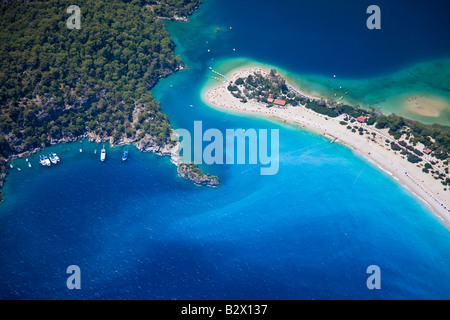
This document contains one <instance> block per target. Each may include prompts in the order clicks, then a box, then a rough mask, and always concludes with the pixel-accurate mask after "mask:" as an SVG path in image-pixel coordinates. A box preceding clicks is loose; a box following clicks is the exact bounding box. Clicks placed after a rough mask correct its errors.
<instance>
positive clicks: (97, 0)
mask: <svg viewBox="0 0 450 320" xmlns="http://www.w3.org/2000/svg"><path fill="white" fill-rule="evenodd" d="M199 2H200V0H163V1H144V0H131V1H123V0H122V1H120V0H108V1H105V0H78V1H77V3H76V5H77V6H78V7H79V8H80V17H81V28H80V29H69V28H68V27H67V24H66V21H67V20H68V18H69V17H70V16H71V13H67V8H68V7H69V6H70V5H72V4H73V1H66V0H59V1H57V0H39V1H30V2H23V1H5V2H3V3H0V16H1V19H0V64H1V68H0V106H1V110H0V133H1V135H0V162H1V164H2V165H3V166H4V162H5V159H8V158H9V157H10V156H11V155H13V154H17V153H20V152H24V151H27V150H31V149H33V148H36V147H38V148H40V147H43V146H45V145H48V144H49V143H50V142H51V141H59V140H60V139H62V138H67V137H69V138H70V137H78V136H80V135H83V134H85V133H86V132H90V133H94V134H95V135H96V136H98V137H100V138H102V139H105V140H106V139H108V138H110V137H112V138H113V139H114V140H119V139H121V138H123V137H128V138H131V139H139V138H141V137H142V136H143V135H144V134H150V135H152V136H153V137H154V139H155V141H156V143H158V144H164V143H166V142H168V141H169V140H170V131H171V127H170V124H169V122H168V119H167V116H166V115H165V114H163V113H161V110H160V106H159V104H158V102H156V101H155V100H154V99H153V97H152V95H151V93H150V91H149V89H151V88H152V87H153V86H154V85H155V84H156V82H157V80H158V79H159V78H160V77H164V76H167V75H169V74H170V73H172V72H174V71H176V70H178V69H179V68H180V67H182V62H181V59H180V58H179V57H178V56H175V55H174V44H173V42H172V41H171V38H170V36H169V33H168V32H167V30H166V29H165V27H164V24H163V22H161V20H160V19H156V16H167V17H171V16H172V15H175V14H177V15H180V16H183V15H187V14H190V13H191V12H192V11H193V10H194V9H195V8H196V7H197V6H198V5H199Z"/></svg>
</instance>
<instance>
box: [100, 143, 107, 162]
mask: <svg viewBox="0 0 450 320" xmlns="http://www.w3.org/2000/svg"><path fill="white" fill-rule="evenodd" d="M100 160H101V161H105V160H106V149H105V145H103V149H102V151H101V152H100Z"/></svg>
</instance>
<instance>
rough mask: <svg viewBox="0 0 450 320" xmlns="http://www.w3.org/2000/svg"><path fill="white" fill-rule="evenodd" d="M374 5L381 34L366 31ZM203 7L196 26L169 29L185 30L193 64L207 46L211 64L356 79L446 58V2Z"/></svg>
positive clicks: (320, 1)
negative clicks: (245, 63)
mask: <svg viewBox="0 0 450 320" xmlns="http://www.w3.org/2000/svg"><path fill="white" fill-rule="evenodd" d="M373 4H376V5H378V6H379V7H380V9H381V30H369V29H368V28H367V27H366V21H367V19H368V17H369V16H370V15H369V14H367V13H366V10H367V8H368V7H369V6H370V5H373ZM202 6H203V7H201V8H200V12H199V13H198V15H199V16H200V19H199V20H201V21H198V20H197V21H194V24H197V23H198V24H199V27H198V28H195V29H194V28H191V27H190V26H187V25H186V26H181V27H180V26H173V28H174V29H175V28H176V29H178V30H179V29H180V28H182V29H183V31H184V32H183V38H182V40H183V41H182V43H181V44H180V45H181V46H182V47H183V51H184V52H185V53H186V55H187V56H188V57H192V58H193V59H194V63H199V61H204V60H205V59H204V57H203V54H204V53H206V52H207V50H206V48H208V49H210V50H211V52H210V53H209V56H211V57H214V59H219V58H223V57H227V58H229V57H233V56H237V57H248V58H250V59H253V60H256V61H260V62H266V63H268V64H272V65H275V66H278V67H280V68H283V69H286V70H289V71H290V72H293V73H300V74H320V75H333V74H336V75H338V76H340V77H347V78H352V79H354V78H365V77H375V76H379V75H385V74H389V73H391V72H393V71H397V70H401V69H402V68H404V67H407V66H410V65H413V64H415V63H417V62H423V61H428V60H432V59H436V58H442V57H447V56H448V55H449V53H450V42H449V41H447V40H446V39H447V38H448V30H450V21H449V19H447V13H448V12H449V9H450V4H449V3H448V1H442V0H431V1H421V0H395V1H388V0H378V1H370V0H347V1H333V0H317V1H305V0H295V1H292V0H280V1H276V3H275V2H274V1H271V0H260V1H249V0H244V1H241V0H229V1H220V0H210V1H205V3H204V4H203V5H202ZM194 20H195V19H194ZM230 27H231V28H232V29H231V30H230ZM215 28H220V31H218V32H214V31H215ZM199 38H201V39H199ZM208 38H209V39H208ZM203 40H209V43H208V44H206V43H205V41H203ZM214 40H217V41H214ZM202 44H203V46H202ZM232 49H236V51H233V50H232ZM200 57H201V58H200Z"/></svg>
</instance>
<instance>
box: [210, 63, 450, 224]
mask: <svg viewBox="0 0 450 320" xmlns="http://www.w3.org/2000/svg"><path fill="white" fill-rule="evenodd" d="M255 72H259V73H262V74H263V75H264V74H266V73H267V74H268V73H269V71H268V70H266V69H265V68H262V67H253V68H246V67H243V68H241V69H238V70H236V69H234V70H232V71H230V72H229V73H227V74H226V75H227V77H228V78H227V83H221V84H219V85H216V86H213V87H210V86H208V87H207V88H206V89H205V90H203V91H202V100H203V101H204V102H205V103H206V104H207V105H208V106H210V107H213V108H216V109H219V110H222V111H223V110H227V111H231V112H235V113H245V114H252V115H255V114H258V115H261V116H265V117H270V118H273V119H277V120H281V121H283V122H286V123H291V124H295V125H297V126H298V127H299V128H301V129H304V130H308V131H312V132H314V133H316V134H319V135H323V136H326V137H327V138H329V139H330V140H331V141H335V142H336V143H340V144H342V145H345V146H346V147H349V148H351V149H352V150H354V151H355V152H356V153H357V154H359V155H360V156H362V157H363V158H364V159H365V160H366V161H369V162H371V163H372V164H374V165H376V166H377V167H378V168H379V169H381V170H382V171H383V172H385V173H386V174H388V175H390V176H391V177H392V178H393V179H394V180H396V182H398V183H400V184H401V185H402V186H403V187H404V188H405V189H406V190H407V191H408V192H409V193H410V194H412V195H413V196H414V197H415V198H416V199H418V200H419V201H420V202H421V203H423V204H424V205H425V206H426V207H427V208H428V209H429V210H430V211H431V212H432V213H434V215H435V216H437V217H438V218H439V219H440V220H441V221H442V222H443V223H444V225H445V226H446V227H447V228H448V229H449V230H450V210H449V209H450V201H449V200H448V194H445V193H448V192H449V191H443V186H442V184H441V183H440V182H439V181H438V180H436V179H434V178H433V176H432V175H430V174H426V173H424V172H422V166H418V165H417V164H413V163H410V162H408V161H407V160H406V159H405V158H404V157H402V155H401V154H400V153H398V152H395V151H393V150H391V148H390V147H389V145H388V144H387V143H386V142H385V141H386V140H389V141H394V140H395V139H394V138H393V137H392V136H390V135H389V134H388V130H387V129H384V130H379V129H376V128H375V127H374V126H369V125H367V124H365V123H364V124H360V123H358V122H355V123H352V124H351V123H349V125H351V126H352V127H353V126H358V127H360V128H363V130H364V131H365V132H366V134H363V135H360V134H359V133H358V131H356V132H355V133H353V132H352V131H350V130H348V129H347V125H342V124H341V123H340V122H342V121H344V116H342V115H341V116H339V117H336V118H329V117H326V116H324V115H321V114H318V113H316V112H314V111H312V110H310V109H307V108H306V107H304V106H298V107H292V106H287V107H283V108H279V107H271V108H267V106H266V105H267V104H264V103H258V102H256V101H248V102H247V103H242V102H240V101H239V100H238V99H236V98H235V97H233V96H232V95H231V93H230V91H228V90H227V86H228V83H229V82H234V81H235V80H236V79H237V78H239V77H246V76H248V75H250V74H252V73H255ZM291 86H292V87H294V88H295V89H296V90H297V91H299V92H300V93H301V91H300V90H298V89H297V88H296V87H295V86H294V85H291ZM305 96H307V95H306V94H305ZM366 130H367V131H366ZM373 134H375V137H373ZM372 137H373V138H374V139H373V140H374V141H372V140H371V138H372ZM331 141H330V142H331ZM428 157H429V156H425V157H424V160H426V161H428V160H429V159H428ZM355 182H356V180H355ZM446 198H447V200H446Z"/></svg>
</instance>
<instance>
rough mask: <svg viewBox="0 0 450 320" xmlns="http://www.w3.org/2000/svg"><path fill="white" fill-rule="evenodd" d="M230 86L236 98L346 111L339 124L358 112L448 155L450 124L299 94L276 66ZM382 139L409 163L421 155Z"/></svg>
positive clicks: (338, 112) (335, 113) (327, 112)
mask: <svg viewBox="0 0 450 320" xmlns="http://www.w3.org/2000/svg"><path fill="white" fill-rule="evenodd" d="M230 87H232V88H233V95H234V96H235V97H237V98H240V99H242V98H243V97H245V98H247V99H249V100H250V99H254V100H256V101H258V102H267V99H268V98H269V96H272V97H273V98H279V99H284V100H286V104H290V105H292V106H298V105H304V106H305V107H306V108H308V109H311V110H312V111H314V112H317V113H320V114H322V115H325V116H328V117H331V118H335V117H338V116H340V115H346V117H345V119H344V120H345V121H341V122H340V124H341V125H346V124H347V121H350V122H355V119H356V118H358V117H359V116H366V117H368V120H367V122H366V125H368V126H373V125H374V126H375V128H377V129H385V128H387V129H389V134H390V135H391V136H392V137H393V138H394V139H395V140H399V139H400V138H401V137H402V136H403V135H404V136H405V137H406V139H407V140H408V141H409V143H410V144H412V145H413V146H416V145H417V144H418V143H421V144H423V145H424V146H425V147H426V148H429V149H431V150H433V155H434V157H436V158H437V159H439V160H445V159H447V158H448V157H449V155H450V127H447V126H442V125H438V124H432V125H428V124H423V123H420V122H418V121H413V120H409V119H406V118H403V117H401V116H398V115H396V114H390V115H388V116H386V115H383V114H381V113H379V112H376V110H375V109H374V108H371V109H369V110H367V109H363V108H361V107H360V106H358V105H357V106H350V105H345V104H336V103H335V102H334V101H327V100H324V99H321V100H318V99H310V98H308V97H305V96H300V95H298V94H296V93H294V92H291V91H289V90H288V88H287V86H286V82H285V80H284V79H283V78H282V77H281V76H280V75H278V74H277V72H276V70H271V72H270V74H269V75H268V76H263V75H261V74H255V75H250V76H248V77H247V78H246V79H241V78H239V79H238V80H237V81H236V82H235V86H230ZM348 129H350V128H348ZM356 130H359V133H360V134H361V135H362V134H363V132H362V129H361V130H360V129H359V128H358V127H356V126H355V127H354V129H352V132H356ZM386 143H388V144H389V143H390V144H391V148H392V149H393V150H395V151H402V153H403V154H404V155H405V156H407V159H408V160H409V161H410V162H413V163H416V162H420V161H421V158H420V157H422V156H423V155H424V154H423V153H422V152H421V151H420V150H417V149H416V148H414V147H412V146H411V145H407V144H406V142H404V141H400V142H398V143H399V144H400V145H398V144H397V143H394V142H392V143H391V142H390V141H389V140H386ZM402 144H403V145H402Z"/></svg>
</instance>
